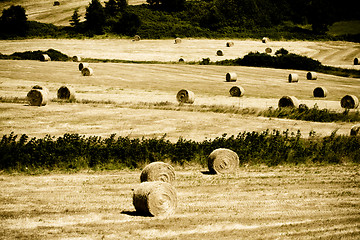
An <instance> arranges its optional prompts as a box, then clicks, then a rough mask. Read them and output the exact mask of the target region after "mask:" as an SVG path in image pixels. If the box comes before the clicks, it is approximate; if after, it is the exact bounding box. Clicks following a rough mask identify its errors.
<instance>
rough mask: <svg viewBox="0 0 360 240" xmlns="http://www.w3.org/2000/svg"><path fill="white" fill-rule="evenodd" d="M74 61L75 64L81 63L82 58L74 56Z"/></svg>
mask: <svg viewBox="0 0 360 240" xmlns="http://www.w3.org/2000/svg"><path fill="white" fill-rule="evenodd" d="M72 61H73V62H80V61H81V57H79V56H73V57H72Z"/></svg>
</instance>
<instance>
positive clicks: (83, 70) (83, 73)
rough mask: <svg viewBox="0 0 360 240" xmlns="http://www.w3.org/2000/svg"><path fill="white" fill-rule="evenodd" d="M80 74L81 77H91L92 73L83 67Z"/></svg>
mask: <svg viewBox="0 0 360 240" xmlns="http://www.w3.org/2000/svg"><path fill="white" fill-rule="evenodd" d="M81 74H82V75H83V76H91V75H93V74H94V71H93V70H92V68H90V67H84V68H83V69H82V70H81Z"/></svg>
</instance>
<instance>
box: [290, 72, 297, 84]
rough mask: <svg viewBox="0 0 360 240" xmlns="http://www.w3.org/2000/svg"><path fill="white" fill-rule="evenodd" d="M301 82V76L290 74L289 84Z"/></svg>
mask: <svg viewBox="0 0 360 240" xmlns="http://www.w3.org/2000/svg"><path fill="white" fill-rule="evenodd" d="M298 81H299V75H297V74H296V73H290V74H289V83H293V82H298Z"/></svg>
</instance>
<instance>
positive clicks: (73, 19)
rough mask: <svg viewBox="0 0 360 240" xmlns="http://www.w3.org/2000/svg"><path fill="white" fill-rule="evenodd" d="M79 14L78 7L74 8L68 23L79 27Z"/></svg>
mask: <svg viewBox="0 0 360 240" xmlns="http://www.w3.org/2000/svg"><path fill="white" fill-rule="evenodd" d="M80 16H81V15H80V14H79V9H75V11H74V14H73V15H72V16H71V19H70V25H71V26H73V27H74V28H77V27H79V24H80Z"/></svg>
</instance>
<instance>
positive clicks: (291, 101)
mask: <svg viewBox="0 0 360 240" xmlns="http://www.w3.org/2000/svg"><path fill="white" fill-rule="evenodd" d="M278 106H279V108H284V107H289V108H298V107H299V100H298V99H297V98H296V97H294V96H283V97H282V98H280V100H279V103H278Z"/></svg>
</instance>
